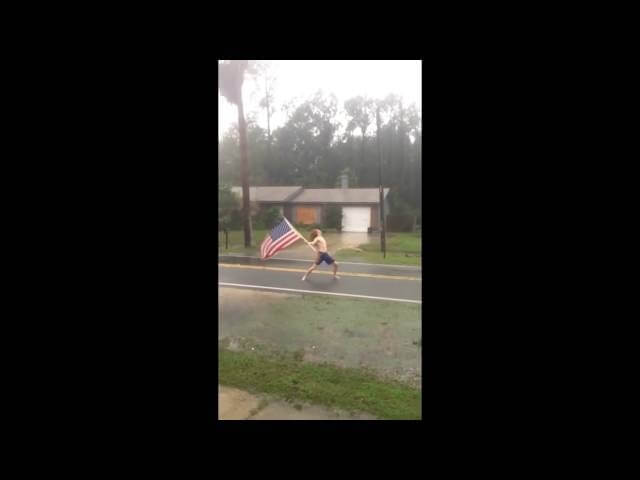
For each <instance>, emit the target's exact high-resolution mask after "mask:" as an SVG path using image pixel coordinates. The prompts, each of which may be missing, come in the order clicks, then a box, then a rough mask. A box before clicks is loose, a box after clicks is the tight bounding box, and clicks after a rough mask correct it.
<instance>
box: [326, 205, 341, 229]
mask: <svg viewBox="0 0 640 480" xmlns="http://www.w3.org/2000/svg"><path fill="white" fill-rule="evenodd" d="M325 228H335V229H336V230H337V231H341V230H342V207H340V206H338V205H329V206H327V211H326V215H325Z"/></svg>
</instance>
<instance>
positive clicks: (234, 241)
mask: <svg viewBox="0 0 640 480" xmlns="http://www.w3.org/2000/svg"><path fill="white" fill-rule="evenodd" d="M297 230H298V231H299V232H300V233H301V234H302V235H304V236H305V237H306V238H309V233H310V230H306V229H304V228H300V229H297ZM266 236H267V230H253V232H252V241H253V245H254V246H253V247H249V248H245V246H244V231H243V230H232V231H229V248H228V249H226V248H225V241H224V240H225V239H224V234H223V233H222V232H218V252H219V253H223V254H224V253H243V254H245V255H250V256H256V255H258V254H259V249H260V244H261V243H262V241H263V240H264V237H266Z"/></svg>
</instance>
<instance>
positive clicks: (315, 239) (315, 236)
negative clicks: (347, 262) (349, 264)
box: [302, 229, 340, 280]
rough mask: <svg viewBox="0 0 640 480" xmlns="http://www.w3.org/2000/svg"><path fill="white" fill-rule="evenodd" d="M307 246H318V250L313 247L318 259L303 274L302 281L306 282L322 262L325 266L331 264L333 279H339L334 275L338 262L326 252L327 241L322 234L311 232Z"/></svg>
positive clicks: (315, 231) (318, 231)
mask: <svg viewBox="0 0 640 480" xmlns="http://www.w3.org/2000/svg"><path fill="white" fill-rule="evenodd" d="M305 241H306V239H305ZM307 244H308V245H310V246H312V247H314V245H317V246H318V248H315V247H314V250H316V251H317V252H318V257H317V258H316V261H315V263H314V264H313V265H311V267H309V270H307V272H306V273H305V274H304V276H303V277H302V280H306V279H307V276H308V275H309V274H310V273H311V272H313V271H314V270H315V269H316V268H317V267H318V265H320V264H321V263H322V262H326V264H327V265H331V264H333V278H336V279H338V278H340V277H339V276H338V275H336V272H337V271H338V262H336V261H335V260H334V259H333V258H331V255H329V252H328V251H327V241H326V240H325V239H324V237H323V236H322V232H321V231H320V230H318V229H315V230H312V231H311V241H310V242H307Z"/></svg>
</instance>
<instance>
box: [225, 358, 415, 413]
mask: <svg viewBox="0 0 640 480" xmlns="http://www.w3.org/2000/svg"><path fill="white" fill-rule="evenodd" d="M218 359H219V363H218V381H219V383H220V384H222V385H228V386H231V387H236V388H241V389H245V390H247V391H250V392H252V393H257V392H259V393H268V394H272V395H276V396H279V397H282V398H284V399H285V400H299V401H303V402H309V403H315V404H320V405H324V406H328V407H335V408H341V409H344V410H347V411H352V412H357V411H360V412H367V413H371V414H373V415H375V416H377V417H378V418H383V419H394V420H419V419H420V418H421V393H420V392H419V391H418V390H416V389H413V388H411V387H408V386H407V385H404V384H402V383H399V382H394V381H390V380H381V379H379V378H377V377H376V376H375V375H373V374H371V373H368V372H365V371H363V370H360V369H353V368H339V367H336V366H333V365H329V364H312V363H303V362H302V361H300V360H299V359H297V358H296V357H295V355H291V354H281V355H280V356H278V357H272V356H265V355H261V354H259V353H253V352H232V351H229V350H225V349H220V350H219V351H218Z"/></svg>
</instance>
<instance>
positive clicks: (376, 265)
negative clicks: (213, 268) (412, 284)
mask: <svg viewBox="0 0 640 480" xmlns="http://www.w3.org/2000/svg"><path fill="white" fill-rule="evenodd" d="M218 257H237V258H255V259H256V260H260V257H249V256H248V255H231V254H225V255H218ZM273 260H289V261H291V262H305V263H309V262H312V261H313V260H311V259H310V260H300V259H299V258H275V257H274V258H273ZM338 263H344V264H346V265H371V266H373V267H396V268H410V269H414V270H422V267H412V266H411V265H387V264H384V263H363V262H338Z"/></svg>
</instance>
